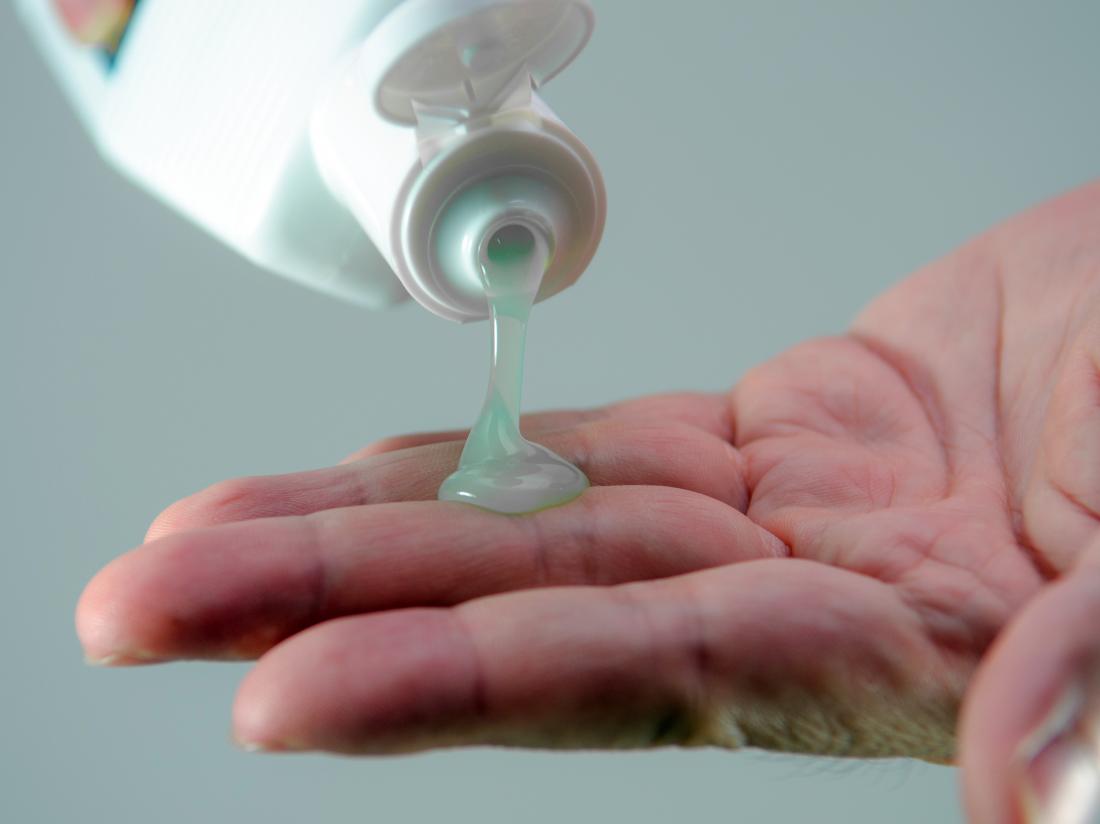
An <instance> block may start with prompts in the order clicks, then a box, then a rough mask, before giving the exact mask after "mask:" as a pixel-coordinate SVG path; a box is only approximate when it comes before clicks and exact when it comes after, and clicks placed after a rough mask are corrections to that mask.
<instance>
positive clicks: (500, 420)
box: [437, 179, 588, 514]
mask: <svg viewBox="0 0 1100 824" xmlns="http://www.w3.org/2000/svg"><path fill="white" fill-rule="evenodd" d="M524 185H525V183H524V181H522V180H515V179H512V180H506V181H496V182H495V183H489V184H484V185H482V186H479V187H474V189H473V190H472V191H470V192H467V193H466V194H464V195H462V196H460V198H459V201H458V203H456V204H455V205H454V207H453V208H452V209H450V210H448V212H449V214H450V215H451V216H452V217H451V219H452V220H453V221H454V222H455V223H456V224H462V223H466V225H475V226H476V225H481V222H479V221H478V220H476V219H473V220H471V218H476V213H477V212H478V211H479V210H481V211H484V210H490V211H493V212H504V216H503V217H501V218H499V219H498V220H496V221H495V222H494V223H493V224H492V227H491V228H490V230H489V231H488V232H486V233H485V236H484V237H483V238H482V240H481V242H480V248H478V249H477V250H476V255H477V258H478V260H479V263H480V267H479V268H480V275H481V282H482V286H483V288H484V290H485V297H486V300H487V302H488V305H489V310H490V321H491V326H492V347H491V357H490V370H489V388H488V391H487V392H486V395H485V402H484V404H483V406H482V408H481V414H480V415H479V416H478V419H477V421H476V423H475V424H474V426H473V427H472V429H471V430H470V434H469V437H468V438H467V439H466V445H465V447H464V448H463V450H462V457H461V458H460V460H459V465H458V469H457V471H455V472H454V473H453V474H452V475H450V476H449V477H448V478H447V479H446V480H445V481H444V482H443V484H442V485H441V486H440V488H439V495H438V497H439V499H440V500H443V501H461V502H463V503H469V504H473V505H475V506H479V507H482V508H484V509H489V510H492V511H495V512H502V513H508V514H519V513H525V512H534V511H537V510H540V509H545V508H547V507H551V506H557V505H559V504H563V503H566V502H568V501H570V500H572V499H574V498H576V497H577V496H578V495H580V494H581V493H582V492H583V491H584V490H585V489H586V488H587V487H588V479H587V478H586V477H585V475H584V473H583V472H581V470H580V469H578V468H577V467H575V466H573V464H571V463H569V462H568V461H567V460H565V459H564V458H562V457H561V456H560V455H557V454H555V453H554V452H552V451H550V450H549V449H547V448H546V447H544V446H541V445H539V444H537V443H532V442H531V441H529V440H527V439H526V438H524V437H523V435H522V434H521V433H520V428H519V416H520V400H521V396H522V393H523V372H524V349H525V344H526V338H527V323H528V319H529V317H530V314H531V307H532V306H533V305H534V302H535V299H536V297H537V296H538V291H539V286H540V284H541V283H542V278H543V274H544V273H545V271H546V269H547V266H548V265H549V263H550V260H551V257H552V255H553V248H552V241H551V240H550V239H549V238H548V236H547V232H546V230H545V228H544V227H543V226H540V225H539V220H538V218H537V216H536V215H533V214H525V213H524V210H523V209H522V207H521V206H520V204H521V203H522V197H519V198H518V200H509V199H508V197H506V196H505V197H503V199H502V195H507V194H508V193H509V192H511V193H512V194H513V195H514V194H515V192H516V190H517V188H518V189H519V190H520V191H522V190H523V188H524ZM438 242H439V243H441V244H444V243H451V244H455V245H456V246H457V249H456V248H450V249H439V250H437V251H438V253H440V254H463V253H466V254H469V253H470V252H471V251H474V250H472V249H471V248H470V246H471V244H472V243H473V242H475V241H474V240H473V239H472V238H471V237H469V236H468V235H467V236H465V237H463V238H462V239H458V238H455V237H454V236H453V235H451V234H450V233H448V232H446V231H444V232H442V233H440V235H439V237H438Z"/></svg>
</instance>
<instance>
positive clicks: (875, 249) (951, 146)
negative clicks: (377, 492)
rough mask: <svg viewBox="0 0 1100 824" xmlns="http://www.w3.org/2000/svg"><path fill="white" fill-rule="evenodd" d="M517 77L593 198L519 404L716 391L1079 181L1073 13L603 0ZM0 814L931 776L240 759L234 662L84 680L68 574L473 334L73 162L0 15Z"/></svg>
mask: <svg viewBox="0 0 1100 824" xmlns="http://www.w3.org/2000/svg"><path fill="white" fill-rule="evenodd" d="M598 10H599V11H600V13H601V21H600V28H599V30H598V31H597V34H596V36H595V38H594V39H593V42H592V44H591V46H590V48H589V50H588V51H587V52H586V53H585V54H584V55H583V56H582V57H581V59H580V60H579V61H578V63H577V64H576V66H575V67H574V68H573V69H572V70H570V71H569V72H567V73H566V74H564V75H563V76H562V77H560V78H559V79H557V80H556V81H555V82H554V84H553V85H551V86H550V87H549V89H548V90H547V97H548V99H549V100H550V102H551V103H552V104H553V105H554V106H555V107H556V108H557V110H558V111H559V113H560V114H561V115H562V116H563V117H564V118H565V119H566V121H567V122H569V123H570V124H572V126H573V127H574V128H575V129H576V131H577V132H578V133H579V134H581V136H582V137H584V138H585V139H586V140H587V141H588V142H589V144H590V146H591V147H592V149H593V150H594V152H595V153H596V155H597V156H598V157H599V158H600V160H601V162H602V164H603V169H604V172H605V174H606V177H607V184H608V189H609V193H610V198H611V208H610V216H609V222H608V227H607V235H606V239H605V241H604V243H603V247H602V249H601V251H600V253H599V255H598V257H597V259H596V261H595V263H594V264H593V266H592V267H591V269H590V271H589V273H588V274H587V275H586V276H585V277H584V278H582V280H581V282H580V283H579V284H578V285H577V286H576V287H575V288H574V289H571V290H569V291H568V292H566V293H564V294H563V295H561V296H560V297H558V298H555V299H554V300H552V301H550V302H548V303H547V304H545V305H544V306H543V307H542V308H541V309H540V310H539V311H537V312H536V318H535V324H534V327H533V337H532V340H531V351H530V369H529V375H530V384H529V390H528V393H527V401H528V403H527V405H528V407H529V408H535V407H545V406H564V405H573V404H593V403H600V402H604V401H609V400H613V399H617V398H622V397H626V396H630V395H634V394H638V393H643V392H650V391H654V390H666V389H676V388H711V389H718V388H721V387H726V386H728V385H729V384H730V383H731V382H733V381H734V380H736V378H737V376H738V375H739V374H741V373H742V372H744V371H745V370H746V369H747V368H748V367H749V366H751V365H752V364H754V363H756V362H758V361H760V360H761V359H764V358H767V357H768V356H770V355H772V354H773V353H775V352H777V351H779V350H781V349H783V348H784V347H787V346H789V345H791V344H793V343H794V342H796V341H798V340H801V339H803V338H806V337H807V336H811V335H816V334H820V333H828V332H833V331H837V330H840V329H842V328H843V327H844V325H845V323H846V322H847V321H848V319H849V318H850V317H851V316H852V315H853V313H854V312H855V311H856V310H857V309H858V308H859V307H860V305H861V304H863V303H864V302H865V301H866V300H867V299H868V298H870V297H871V296H872V295H874V294H875V293H877V292H879V291H880V290H882V289H883V288H884V287H886V286H887V285H888V284H889V283H891V282H893V281H895V280H896V279H897V278H899V277H902V276H904V275H905V274H906V273H907V272H909V271H911V270H912V269H914V268H915V267H917V266H919V265H921V264H923V263H925V262H927V261H929V260H932V259H934V258H936V257H938V256H939V255H941V254H943V253H945V252H947V251H949V250H950V249H951V248H952V247H953V246H955V245H956V244H958V243H960V242H962V241H963V240H965V239H966V238H968V237H970V236H972V235H973V234H975V233H976V232H978V231H980V230H981V229H983V228H984V227H987V226H989V225H990V224H992V223H995V222H996V221H998V220H1000V219H1002V218H1003V217H1006V216H1008V215H1010V214H1012V213H1014V212H1016V211H1018V210H1020V209H1022V208H1024V207H1026V206H1028V205H1029V204H1032V203H1034V202H1036V201H1038V200H1040V199H1043V198H1045V197H1047V196H1049V195H1052V194H1054V193H1057V192H1059V191H1061V190H1064V189H1066V188H1069V187H1072V186H1074V185H1076V184H1079V183H1082V182H1084V181H1086V180H1088V179H1090V178H1092V177H1095V176H1097V175H1098V174H1100V94H1098V91H1097V89H1098V83H1100V49H1098V48H1097V42H1098V38H1097V34H1098V31H1100V5H1098V4H1097V3H1096V2H1095V0H1080V2H1050V3H1041V4H1040V3H1025V2H1004V0H1000V2H982V3H979V2H962V3H960V2H958V0H936V2H928V1H927V0H925V2H919V3H918V2H879V3H872V2H869V1H868V2H854V0H847V1H846V2H839V1H836V0H834V2H830V3H820V2H816V1H814V0H803V2H792V1H791V0H788V1H787V2H775V0H753V1H752V2H743V1H742V0H738V2H730V0H723V2H701V1H700V0H687V1H686V2H679V3H665V2H649V0H645V2H635V0H629V1H628V0H605V2H603V3H598ZM0 107H2V109H0V111H2V114H0V147H2V149H3V151H0V241H2V242H0V261H2V266H3V287H2V290H3V291H2V293H0V294H2V298H0V370H2V372H0V375H2V380H3V384H2V385H3V387H4V389H3V390H2V392H3V396H2V399H3V403H2V405H0V416H2V419H0V420H2V426H0V439H2V440H0V447H2V449H0V467H2V469H0V484H2V488H0V501H2V502H3V504H2V505H3V508H4V512H3V515H4V520H3V523H4V528H5V536H6V541H5V544H6V545H5V547H4V551H3V553H2V554H0V586H2V587H3V597H2V601H0V603H2V604H3V606H2V607H0V618H2V620H0V637H2V641H3V647H2V648H3V650H4V663H3V665H2V670H0V700H2V706H3V707H4V708H5V718H4V722H3V725H2V727H0V820H3V821H5V822H13V824H24V823H25V822H38V821H43V822H70V821H73V822H75V821H91V822H100V821H104V822H106V821H111V822H119V824H123V823H124V822H148V821H157V822H163V823H164V824H172V822H196V821H204V820H208V821H216V822H230V821H234V820H244V821H265V822H271V823H272V824H277V823H278V822H301V821H323V822H352V821H355V822H358V821H366V820H370V821H384V822H403V821H432V820H449V821H462V822H465V821H471V822H472V821H478V822H487V823H492V822H515V821H522V822H531V823H532V824H535V823H537V822H562V821H593V822H597V821H598V822H606V821H615V822H620V821H621V822H634V823H635V824H642V823H643V822H663V821H667V820H668V819H670V818H673V819H675V820H678V821H684V820H707V821H715V820H728V821H733V820H738V821H753V822H755V821H767V822H796V821H805V820H808V819H812V820H817V821H845V822H858V821H867V822H881V821H891V822H898V823H899V824H900V823H901V822H928V821H939V822H952V821H960V820H961V818H960V816H959V814H958V813H957V812H956V807H957V798H956V790H955V773H954V772H953V771H952V770H949V769H944V768H934V767H929V766H926V765H922V764H915V763H914V764H910V763H905V762H902V763H893V764H877V765H862V764H856V765H854V766H853V765H843V766H840V767H838V766H837V765H836V764H835V763H834V762H826V761H818V760H811V759H795V758H784V757H779V756H775V755H766V754H759V753H741V754H725V753H718V752H714V753H699V752H696V753H680V752H674V751H664V752H659V753H652V754H632V755H603V754H583V755H568V754H567V755H556V754H555V755H548V754H524V753H518V754H514V753H507V752H499V751H490V750H475V751H465V752H455V753H445V754H430V755H424V756H416V757H408V758H400V759H384V760H347V759H333V758H326V757H319V756H292V757H261V756H250V755H245V754H243V753H239V752H237V751H235V750H234V749H232V748H231V747H230V745H229V743H228V740H227V730H228V720H229V706H230V700H231V697H232V694H233V689H234V686H235V684H236V682H237V681H238V679H239V678H240V676H241V675H242V673H243V671H244V667H243V666H236V665H204V664H186V665H173V666H168V667H162V668H148V669H143V670H138V671H96V670H92V669H89V668H86V667H85V666H84V665H83V663H82V662H81V658H80V653H79V649H78V645H77V643H76V639H75V637H74V634H73V630H72V619H71V613H72V607H73V604H74V603H75V601H76V598H77V596H78V594H79V592H80V589H81V587H82V585H83V584H84V583H85V582H86V581H87V580H88V578H89V577H90V576H91V575H92V574H93V573H94V572H95V571H96V570H97V569H98V568H99V567H100V566H102V565H103V564H104V563H105V562H107V561H108V560H109V559H110V558H111V557H113V556H114V555H116V554H118V553H120V552H122V551H124V550H126V549H128V548H130V547H132V546H134V545H136V544H137V543H138V542H139V541H140V540H141V536H142V534H143V532H144V529H145V527H146V525H147V523H148V522H149V520H150V519H151V518H152V517H153V516H154V515H155V514H156V513H157V511H159V510H160V509H161V508H162V507H164V506H165V505H167V504H168V503H170V502H171V501H173V500H174V499H176V498H178V497H180V496H182V495H184V494H187V493H189V492H192V491H194V490H197V489H199V488H201V487H203V486H205V485H207V484H209V483H211V482H214V481H216V480H219V479H221V478H225V477H230V476H234V475H240V474H252V473H267V472H282V471H288V470H293V469H299V468H305V467H312V466H320V465H325V464H328V463H331V462H333V461H335V460H337V459H339V458H340V457H342V456H343V455H344V454H346V453H347V452H349V451H351V450H352V449H354V448H356V447H358V446H361V445H363V444H365V443H366V442H368V441H370V440H372V439H374V438H378V437H380V436H383V435H386V434H390V433H396V432H401V431H405V430H416V429H423V428H438V427H451V426H459V425H463V424H465V423H468V422H469V421H470V420H471V418H472V415H473V414H474V412H475V411H476V409H477V407H478V405H479V403H480V400H481V393H482V391H483V389H484V381H485V352H486V339H485V338H486V329H485V327H484V326H475V327H470V328H459V327H457V326H454V325H451V324H449V323H446V322H444V321H442V320H439V319H437V318H435V317H434V316H431V315H429V314H428V313H427V312H424V311H423V310H421V309H419V308H417V307H415V306H406V307H404V308H402V309H399V310H397V311H394V312H391V313H389V314H379V315H371V314H364V313H362V312H360V311H358V310H355V309H352V308H349V307H346V306H343V305H340V304H338V303H336V302H334V301H331V300H329V299H327V298H324V297H320V296H317V295H314V294H312V293H310V292H307V291H305V290H304V289H302V288H299V287H297V286H294V285H291V284H290V283H286V282H283V281H280V280H279V279H277V278H275V277H272V276H269V275H266V274H264V273H261V272H259V271H256V270H254V269H252V268H250V267H249V266H248V265H247V264H245V263H243V262H242V261H241V260H238V259H237V258H236V257H235V256H234V255H233V254H232V253H230V252H229V251H227V250H225V249H223V248H221V247H220V246H218V245H217V244H216V243H215V242H214V241H212V240H210V239H208V238H206V237H204V236H202V235H200V234H199V233H198V232H197V231H196V230H195V229H193V228H192V227H191V226H190V225H187V224H185V223H184V222H183V221H180V220H177V219H175V218H174V217H173V216H172V215H171V214H170V213H169V212H168V211H167V210H166V209H165V208H163V207H161V206H160V205H158V204H156V203H154V202H153V201H152V200H151V199H149V198H148V197H146V196H145V195H143V194H141V193H140V192H138V191H136V190H134V189H133V188H131V187H130V186H128V185H126V184H124V183H123V182H122V180H120V178H119V177H117V176H116V175H115V174H114V173H113V172H112V171H111V170H109V169H108V168H107V167H106V166H104V165H103V164H102V163H100V162H99V161H98V159H97V157H96V156H95V154H94V152H93V150H92V148H91V146H90V144H89V143H88V142H87V141H86V140H85V139H84V138H83V136H82V135H81V134H80V132H79V131H78V130H77V127H76V123H75V120H74V118H73V116H72V114H71V113H70V112H69V110H68V109H67V107H66V106H65V105H64V103H63V101H62V99H61V97H60V95H59V93H58V91H57V90H56V89H55V87H54V85H53V83H52V82H51V81H50V80H49V78H48V77H47V75H46V72H45V70H44V67H43V65H42V64H41V63H40V61H39V60H38V58H37V56H36V55H35V54H34V53H33V52H32V50H31V47H30V45H29V43H28V42H27V40H26V39H25V37H24V36H23V33H22V31H21V30H20V29H19V28H18V26H16V25H15V21H14V19H13V15H12V12H11V11H10V9H8V8H7V7H6V6H5V7H4V8H3V9H2V10H0Z"/></svg>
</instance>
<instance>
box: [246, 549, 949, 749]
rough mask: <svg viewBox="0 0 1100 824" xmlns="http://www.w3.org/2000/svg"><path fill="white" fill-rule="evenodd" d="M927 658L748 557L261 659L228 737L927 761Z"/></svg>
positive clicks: (317, 636) (859, 584) (793, 569)
mask: <svg viewBox="0 0 1100 824" xmlns="http://www.w3.org/2000/svg"><path fill="white" fill-rule="evenodd" d="M822 573H824V574H822ZM867 620H872V621H874V622H875V631H874V632H870V633H869V632H867V631H866V626H865V622H866V621H867ZM934 656H935V652H934V650H932V649H931V648H930V647H929V645H928V642H927V641H926V639H924V637H923V635H922V633H921V631H920V627H919V623H918V622H917V621H916V620H915V619H914V618H913V617H912V616H911V614H910V613H909V612H908V611H907V610H906V609H905V608H904V607H903V606H902V605H900V604H899V603H898V602H897V600H896V598H895V597H894V596H893V595H892V593H889V592H887V591H886V588H885V587H883V586H882V585H881V584H878V583H877V582H874V581H871V580H869V579H867V578H864V577H862V576H856V575H852V574H850V573H845V572H843V571H839V570H833V569H827V568H822V567H820V566H819V565H817V564H813V563H811V562H806V561H799V560H794V559H783V560H780V559H772V560H759V561H750V562H748V563H745V564H738V565H734V566H730V567H725V568H722V569H716V570H707V571H702V572H697V573H692V574H689V575H684V576H680V577H677V578H672V579H667V580H663V581H650V582H641V583H634V584H628V585H622V586H617V587H608V588H591V587H586V588H576V587H570V588H556V589H542V590H534V591H529V592H513V593H507V594H502V595H496V596H492V597H487V598H482V599H478V600H475V601H471V602H469V603H466V604H463V605H461V606H459V607H456V608H451V609H423V608H421V609H409V610H399V611H393V612H387V613H381V614H377V615H365V616H355V617H348V618H343V619H339V620H335V621H330V622H328V623H325V624H322V625H320V626H317V627H314V628H313V629H310V630H308V631H306V632H303V633H301V634H299V635H297V636H295V637H294V638H292V639H290V640H288V641H286V642H285V643H283V644H281V645H279V646H278V647H276V648H275V649H274V650H272V651H271V652H269V653H268V654H267V655H266V656H264V658H262V659H261V661H260V663H259V664H258V665H257V667H256V668H255V669H254V670H253V671H252V672H251V673H250V674H249V676H248V677H247V678H246V680H245V682H244V683H243V684H242V686H241V689H240V691H239V692H238V696H237V700H236V704H235V708H234V728H235V735H236V737H237V738H238V739H239V740H240V741H242V742H243V743H246V744H248V745H251V746H255V747H260V748H263V749H269V750H305V749H320V750H328V751H333V752H344V753H389V752H408V751H413V750H420V749H425V748H430V747H443V746H456V745H479V744H490V745H507V746H532V747H546V748H589V747H598V748H628V747H630V748H633V747H650V746H661V745H681V746H720V747H728V748H737V747H743V746H751V747H764V748H768V749H773V750H788V751H798V752H812V753H819V754H830V755H851V756H901V755H905V756H916V757H922V758H928V759H932V760H940V761H942V760H947V759H948V758H950V754H951V747H952V733H951V730H952V726H953V721H954V715H953V712H954V700H955V699H954V696H955V691H954V685H952V684H949V683H947V681H949V680H950V679H946V680H939V679H937V680H933V675H930V674H938V673H941V672H942V668H940V667H937V666H934V665H933V664H934V663H935V659H934Z"/></svg>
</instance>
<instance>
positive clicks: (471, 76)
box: [357, 0, 595, 125]
mask: <svg viewBox="0 0 1100 824" xmlns="http://www.w3.org/2000/svg"><path fill="white" fill-rule="evenodd" d="M594 27H595V16H594V14H593V12H592V8H591V6H589V5H588V3H587V2H586V1H585V0H448V2H440V0H406V2H404V3H402V4H401V5H400V6H398V7H397V8H396V9H394V11H392V12H391V13H390V14H389V15H387V16H386V18H385V19H384V20H383V21H382V22H381V23H380V24H379V25H378V27H377V28H376V29H375V30H374V31H373V32H371V34H370V36H369V37H368V39H367V42H366V43H365V44H364V48H363V49H362V51H361V52H360V57H359V66H358V69H357V70H358V72H359V75H360V81H361V82H362V83H363V84H364V85H363V87H364V88H365V90H367V92H368V94H369V95H370V98H371V100H372V101H373V104H374V107H375V109H376V110H377V112H378V114H379V115H380V116H382V117H383V118H385V119H387V120H389V121H391V122H394V123H400V124H404V125H416V123H417V121H418V116H417V111H418V109H423V108H425V107H427V108H431V109H439V110H443V111H453V112H454V113H455V114H456V116H457V117H460V118H465V117H470V116H472V115H474V114H476V113H477V112H479V111H491V110H494V109H496V108H498V106H499V103H500V99H501V97H502V96H503V95H507V93H508V91H509V89H511V88H512V87H513V86H514V84H515V81H516V79H517V77H519V76H520V75H527V76H529V77H530V78H531V81H532V83H533V85H534V87H535V88H538V87H540V86H542V85H543V84H545V83H546V82H547V81H549V80H550V79H551V78H552V77H554V75H556V74H558V72H560V71H562V69H564V68H565V67H566V66H568V65H569V64H570V63H571V62H572V61H573V59H574V58H575V57H576V56H577V55H578V54H580V52H581V50H582V49H583V48H584V46H585V44H586V43H587V42H588V39H589V37H591V35H592V30H593V28H594Z"/></svg>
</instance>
